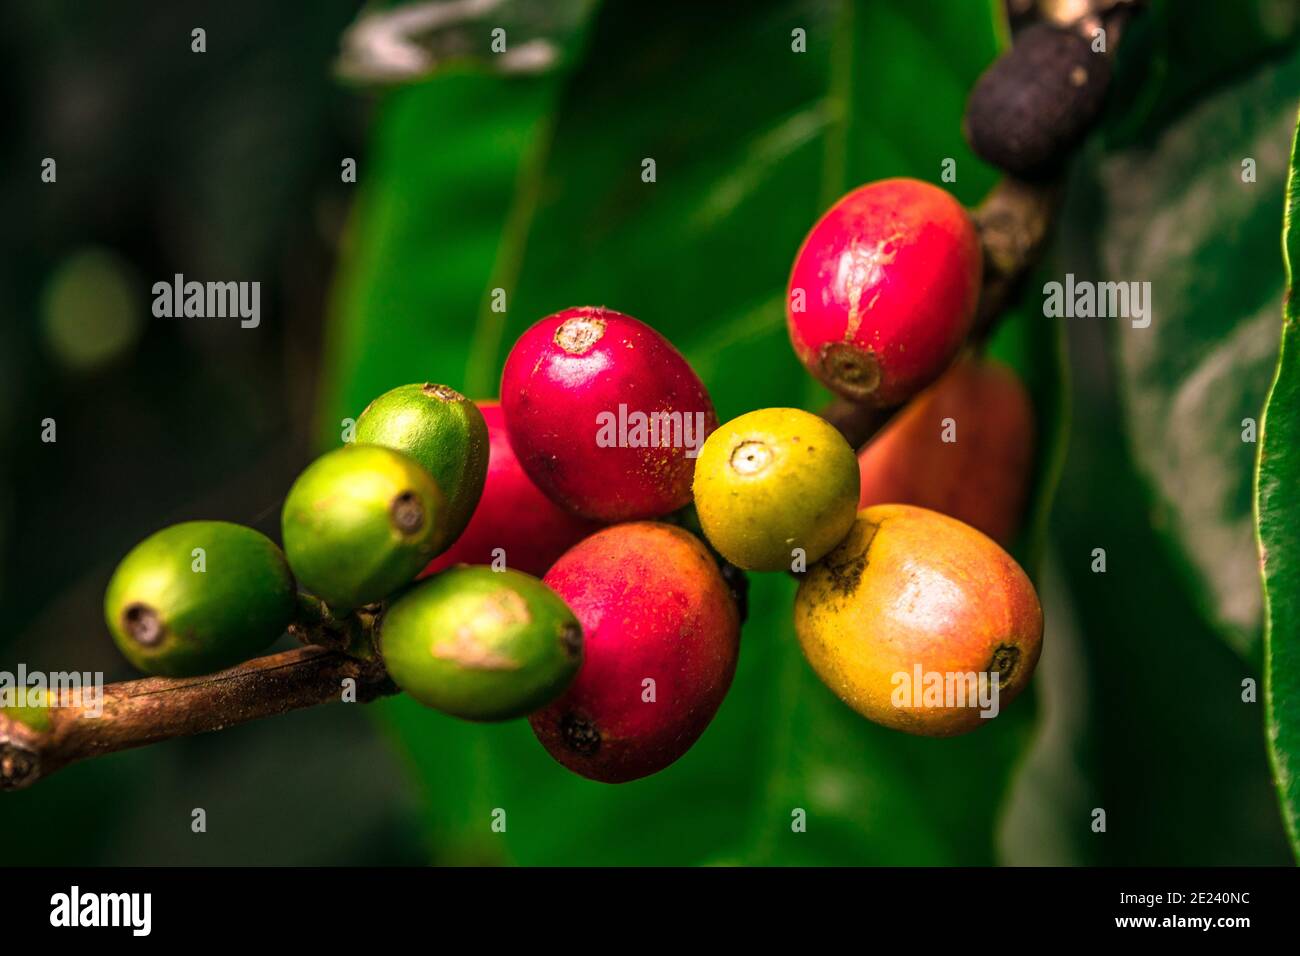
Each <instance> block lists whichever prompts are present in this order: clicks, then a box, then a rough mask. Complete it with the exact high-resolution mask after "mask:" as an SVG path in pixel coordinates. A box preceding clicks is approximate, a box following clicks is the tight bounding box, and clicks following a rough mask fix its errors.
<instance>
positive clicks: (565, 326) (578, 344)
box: [555, 318, 605, 355]
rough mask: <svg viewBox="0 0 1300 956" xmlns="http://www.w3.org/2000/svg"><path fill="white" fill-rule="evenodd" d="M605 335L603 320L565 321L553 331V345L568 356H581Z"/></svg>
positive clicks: (580, 319)
mask: <svg viewBox="0 0 1300 956" xmlns="http://www.w3.org/2000/svg"><path fill="white" fill-rule="evenodd" d="M604 335H605V320H604V319H592V318H578V319H566V320H565V321H564V322H563V323H561V324H560V327H559V328H558V329H556V330H555V344H556V345H558V346H559V347H560V348H562V349H564V351H566V352H568V353H569V354H570V355H582V354H583V353H585V352H587V351H588V350H589V349H590V348H591V347H592V346H593V345H595V344H596V343H597V342H599V341H600V340H601V338H603V337H604Z"/></svg>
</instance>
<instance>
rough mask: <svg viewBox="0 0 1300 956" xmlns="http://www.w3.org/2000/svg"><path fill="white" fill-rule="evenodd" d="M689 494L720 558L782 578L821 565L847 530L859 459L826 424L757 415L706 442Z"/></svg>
mask: <svg viewBox="0 0 1300 956" xmlns="http://www.w3.org/2000/svg"><path fill="white" fill-rule="evenodd" d="M694 489H695V509H696V511H697V512H698V513H699V516H700V526H701V527H702V528H703V529H704V534H705V536H706V537H707V538H708V539H709V542H710V543H711V544H712V545H713V547H714V548H716V549H717V550H718V552H719V553H720V554H721V555H722V556H723V557H724V558H726V559H727V560H728V561H730V562H731V563H732V564H734V565H736V566H737V567H741V568H744V569H745V570H747V571H786V570H791V569H792V568H795V567H796V566H797V564H798V563H802V564H804V565H805V566H806V565H811V564H812V563H813V562H815V561H817V560H819V559H820V558H821V557H822V556H823V555H825V554H826V553H827V552H828V551H830V550H831V549H832V548H834V547H835V546H836V545H837V544H839V543H840V541H841V540H842V539H843V538H844V536H845V535H846V534H847V533H848V531H849V528H851V527H852V526H853V518H854V514H855V513H856V511H857V506H858V460H857V458H856V457H855V456H854V454H853V449H852V448H851V447H849V444H848V442H846V441H845V440H844V438H843V436H841V435H840V433H839V432H838V431H836V430H835V428H834V427H833V426H832V425H830V424H829V423H828V422H826V421H825V420H824V419H822V418H819V417H818V416H816V415H813V414H810V413H809V412H805V411H801V410H800V409H797V408H762V409H759V410H758V411H754V412H749V413H747V414H745V415H741V416H740V417H739V418H734V419H732V420H731V421H729V422H727V423H726V424H725V425H723V426H721V427H720V428H718V430H717V431H715V432H714V433H713V434H712V435H710V436H709V438H708V440H707V441H705V443H704V447H703V448H702V449H700V455H699V458H698V459H697V460H696V462H695V485H694Z"/></svg>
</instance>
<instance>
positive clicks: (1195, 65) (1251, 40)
mask: <svg viewBox="0 0 1300 956" xmlns="http://www.w3.org/2000/svg"><path fill="white" fill-rule="evenodd" d="M1298 30H1300V0H1233V2H1232V4H1231V5H1228V4H1224V3H1223V2H1222V0H1152V2H1151V3H1149V4H1148V6H1147V9H1145V10H1141V11H1139V13H1138V15H1137V16H1136V17H1135V18H1134V19H1133V20H1132V21H1131V23H1130V25H1129V26H1128V27H1126V28H1125V30H1124V31H1123V40H1122V42H1121V44H1120V50H1119V61H1118V66H1117V70H1116V75H1115V80H1114V92H1113V93H1112V95H1111V97H1110V103H1111V106H1110V111H1109V112H1110V115H1109V117H1108V119H1107V123H1106V127H1107V129H1106V137H1107V141H1108V142H1109V143H1110V145H1111V146H1114V147H1119V146H1126V145H1132V144H1133V143H1135V142H1137V141H1149V140H1150V139H1151V138H1152V137H1153V136H1154V135H1155V134H1156V133H1157V132H1159V130H1160V129H1161V128H1162V127H1163V126H1164V125H1165V124H1167V123H1170V122H1172V121H1174V120H1176V119H1178V118H1180V114H1181V112H1182V111H1183V110H1184V109H1186V108H1188V107H1190V106H1192V105H1193V104H1195V103H1196V102H1197V101H1198V100H1199V98H1200V97H1203V96H1204V95H1205V94H1206V93H1207V92H1208V91H1211V90H1213V89H1214V88H1215V87H1216V86H1218V85H1219V84H1221V83H1223V82H1224V81H1225V80H1228V79H1230V78H1231V77H1232V76H1233V75H1234V74H1239V73H1241V72H1242V71H1248V70H1251V69H1253V68H1254V67H1256V66H1257V65H1258V64H1259V62H1260V61H1261V59H1262V58H1264V57H1267V56H1269V55H1273V54H1276V53H1279V52H1282V51H1284V50H1286V49H1287V47H1288V46H1290V45H1291V44H1292V43H1293V42H1294V40H1295V38H1296V34H1297V31H1298Z"/></svg>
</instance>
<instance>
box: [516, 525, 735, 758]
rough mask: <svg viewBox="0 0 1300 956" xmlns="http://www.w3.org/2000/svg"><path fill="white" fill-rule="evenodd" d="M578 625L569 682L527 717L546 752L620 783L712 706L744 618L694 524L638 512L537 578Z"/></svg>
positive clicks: (681, 744)
mask: <svg viewBox="0 0 1300 956" xmlns="http://www.w3.org/2000/svg"><path fill="white" fill-rule="evenodd" d="M543 580H544V582H545V583H546V584H548V585H549V586H550V587H551V588H552V590H554V591H555V593H557V594H558V595H559V596H560V597H561V598H563V599H564V601H565V603H566V604H568V606H569V607H570V609H572V611H573V613H574V614H575V615H576V616H577V618H578V622H579V623H580V624H581V625H582V628H583V633H584V653H585V659H584V661H583V664H582V668H581V670H579V671H578V676H577V678H576V679H575V680H574V682H573V683H572V684H571V685H570V686H569V689H568V690H567V691H565V693H564V694H563V695H562V696H561V697H560V698H559V699H558V700H556V701H555V702H554V703H553V704H551V705H550V706H548V707H546V708H545V709H544V710H541V711H538V712H537V713H536V714H534V715H533V716H532V717H531V718H529V720H530V722H531V723H532V726H533V732H534V733H535V734H536V735H537V739H538V740H540V741H541V742H542V745H543V746H544V747H545V748H546V749H547V751H548V752H549V753H550V755H551V756H552V757H554V758H555V759H556V760H558V761H559V762H560V763H562V764H564V766H566V767H568V768H569V769H570V770H572V771H574V772H575V773H579V774H581V775H582V776H584V777H588V778H590V779H592V780H600V781H603V782H605V783H622V782H625V781H628V780H635V779H637V778H638V777H645V776H648V775H649V774H652V773H657V772H658V771H660V770H662V769H664V768H665V767H667V766H668V765H669V764H671V763H672V762H673V761H675V760H676V759H677V758H678V757H680V756H681V755H682V754H684V753H686V751H687V750H689V749H690V748H691V745H692V744H694V743H695V741H696V740H697V739H698V738H699V736H700V734H702V733H703V732H704V729H705V728H706V727H707V726H708V725H709V722H710V721H711V720H712V719H713V715H714V714H715V713H716V712H717V710H718V706H719V705H720V704H721V703H722V698H723V697H724V696H726V693H727V688H728V687H730V686H731V678H732V676H733V675H734V674H735V672H736V658H737V656H738V654H739V651H740V619H739V616H738V613H737V610H736V604H735V602H734V601H733V600H732V598H731V594H730V592H729V591H728V589H727V583H726V581H724V580H723V578H722V574H721V573H720V572H719V571H718V566H717V563H716V562H715V561H714V559H713V557H712V556H711V555H710V554H709V552H708V550H707V549H706V548H705V547H704V545H703V544H701V543H700V541H699V539H697V538H696V537H695V536H694V535H692V534H690V533H689V532H687V531H683V530H682V529H681V528H676V527H673V526H672V525H667V524H660V523H658V522H650V521H641V522H635V523H632V524H622V525H615V526H614V527H612V528H606V529H605V530H603V531H598V532H596V534H594V535H592V536H591V537H590V538H587V539H586V540H585V541H583V542H581V543H580V544H578V545H576V546H575V547H574V548H572V549H571V550H570V551H569V552H568V553H567V554H565V555H564V556H563V557H562V558H560V560H559V561H557V562H556V563H555V565H554V567H552V568H551V570H550V571H549V572H547V575H546V577H545V578H544V579H543Z"/></svg>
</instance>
